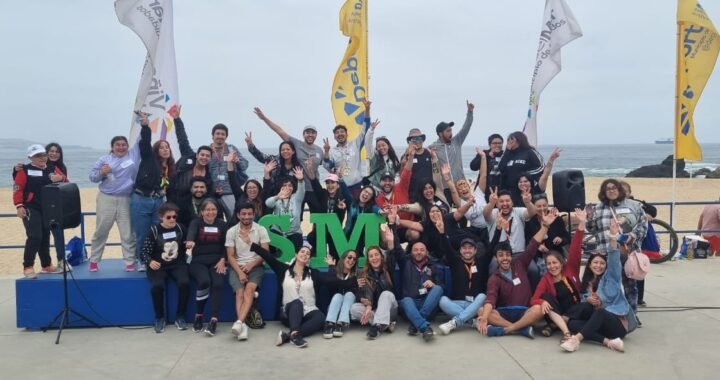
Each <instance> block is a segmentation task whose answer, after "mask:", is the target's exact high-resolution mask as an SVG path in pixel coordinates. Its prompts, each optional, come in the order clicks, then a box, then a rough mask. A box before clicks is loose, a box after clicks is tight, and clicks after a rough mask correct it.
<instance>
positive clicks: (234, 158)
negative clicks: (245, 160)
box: [228, 150, 238, 163]
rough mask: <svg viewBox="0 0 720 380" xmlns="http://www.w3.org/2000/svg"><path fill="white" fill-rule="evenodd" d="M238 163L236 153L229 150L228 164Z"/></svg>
mask: <svg viewBox="0 0 720 380" xmlns="http://www.w3.org/2000/svg"><path fill="white" fill-rule="evenodd" d="M237 161H238V153H237V152H236V151H234V150H230V153H228V162H233V163H234V162H237Z"/></svg>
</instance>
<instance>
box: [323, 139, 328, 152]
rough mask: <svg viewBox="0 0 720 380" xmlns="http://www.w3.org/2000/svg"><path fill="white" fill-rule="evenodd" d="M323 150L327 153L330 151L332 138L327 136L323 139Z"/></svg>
mask: <svg viewBox="0 0 720 380" xmlns="http://www.w3.org/2000/svg"><path fill="white" fill-rule="evenodd" d="M323 151H325V154H328V153H330V140H329V139H328V138H327V137H326V138H324V139H323Z"/></svg>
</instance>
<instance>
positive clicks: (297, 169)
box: [293, 166, 305, 181]
mask: <svg viewBox="0 0 720 380" xmlns="http://www.w3.org/2000/svg"><path fill="white" fill-rule="evenodd" d="M293 175H294V176H295V178H296V179H297V180H298V181H302V180H303V179H304V178H305V176H304V175H303V168H302V166H296V167H294V168H293Z"/></svg>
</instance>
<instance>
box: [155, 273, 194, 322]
mask: <svg viewBox="0 0 720 380" xmlns="http://www.w3.org/2000/svg"><path fill="white" fill-rule="evenodd" d="M168 276H170V277H172V278H173V279H174V280H175V284H176V285H177V287H178V306H177V314H176V315H178V316H182V317H183V318H184V317H185V311H186V310H187V303H188V297H189V296H190V278H189V276H188V266H187V265H186V264H185V263H182V264H176V265H173V266H171V267H168V268H160V269H158V270H153V269H151V268H150V267H149V266H148V269H147V277H148V279H149V280H150V294H152V301H153V308H154V309H155V318H165V305H164V302H163V301H164V300H165V299H164V295H165V280H166V279H167V278H168Z"/></svg>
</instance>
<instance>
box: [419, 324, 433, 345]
mask: <svg viewBox="0 0 720 380" xmlns="http://www.w3.org/2000/svg"><path fill="white" fill-rule="evenodd" d="M434 337H435V332H433V329H432V327H428V328H426V329H425V330H423V332H422V338H423V340H424V341H426V342H429V341H431V340H433V338H434Z"/></svg>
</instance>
